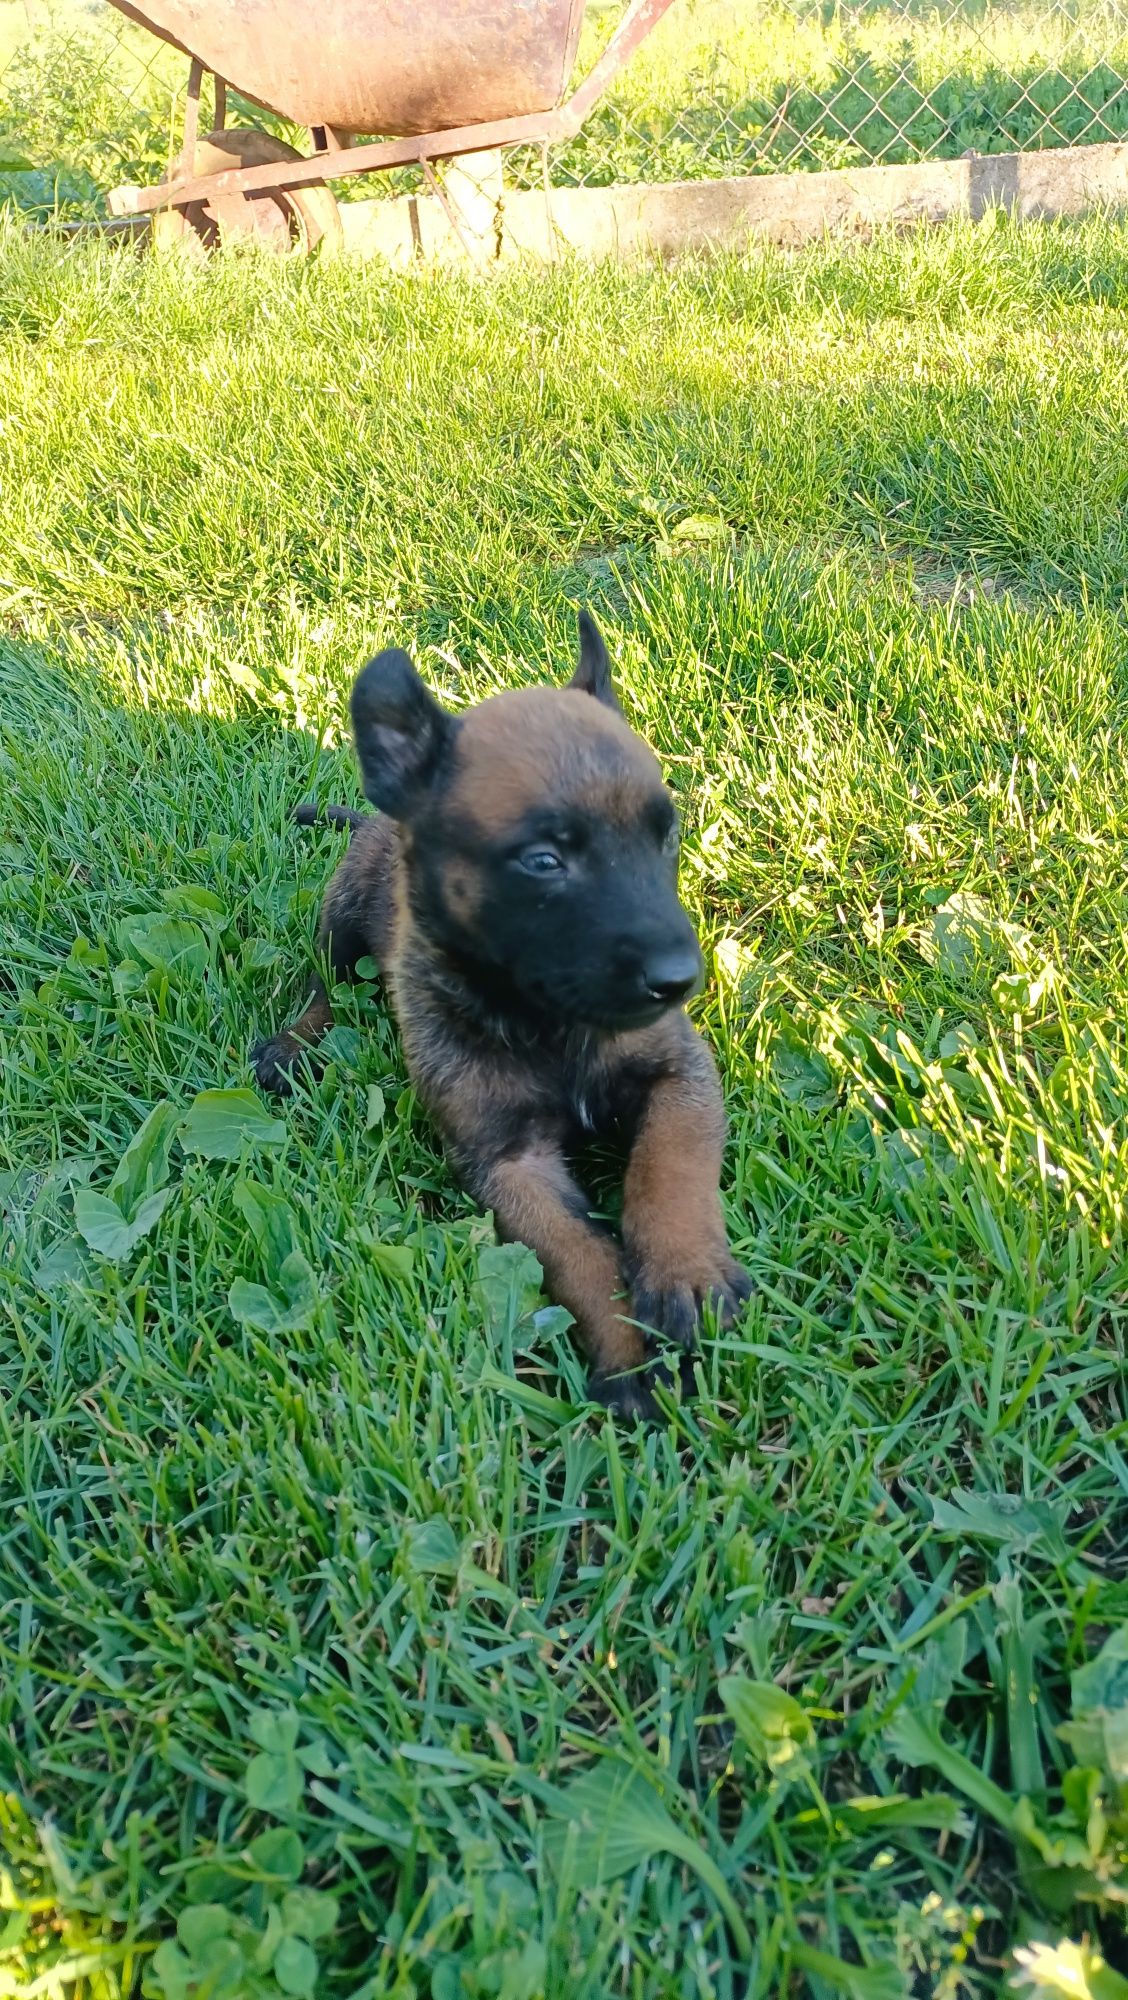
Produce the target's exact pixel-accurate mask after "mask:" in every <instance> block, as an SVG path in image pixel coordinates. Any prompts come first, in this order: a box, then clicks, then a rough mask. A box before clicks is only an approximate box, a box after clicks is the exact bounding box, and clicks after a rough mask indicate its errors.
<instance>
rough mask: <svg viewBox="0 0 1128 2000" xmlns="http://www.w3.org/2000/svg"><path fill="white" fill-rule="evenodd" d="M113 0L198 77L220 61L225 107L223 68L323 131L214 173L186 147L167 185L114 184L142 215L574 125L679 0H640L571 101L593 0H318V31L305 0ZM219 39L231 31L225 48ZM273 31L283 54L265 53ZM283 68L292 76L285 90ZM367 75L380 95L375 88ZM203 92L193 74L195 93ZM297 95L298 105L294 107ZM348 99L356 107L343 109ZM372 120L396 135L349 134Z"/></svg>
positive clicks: (551, 133) (120, 198)
mask: <svg viewBox="0 0 1128 2000" xmlns="http://www.w3.org/2000/svg"><path fill="white" fill-rule="evenodd" d="M113 4H114V5H115V6H116V7H118V8H119V10H120V11H121V12H122V13H124V14H128V15H129V16H131V18H132V19H134V20H136V21H140V22H141V23H143V25H144V26H146V27H148V28H151V29H152V30H153V31H154V32H155V33H156V34H159V35H161V36H163V38H164V39H165V40H166V41H169V42H172V43H173V44H174V46H176V47H177V48H182V49H184V51H185V53H186V54H188V55H189V56H191V58H192V64H193V72H192V73H193V78H194V79H196V70H197V67H198V65H199V64H201V63H204V64H206V65H207V66H208V67H213V65H214V68H215V72H216V75H217V85H216V89H217V106H218V104H219V102H220V97H219V82H218V78H219V77H220V76H226V77H227V79H228V81H229V82H230V83H231V85H232V86H233V87H234V88H235V89H236V90H238V91H239V92H240V93H241V94H242V95H243V96H245V97H249V98H251V99H252V100H253V101H255V102H258V103H260V104H263V105H265V106H266V107H267V108H268V109H269V110H272V111H276V112H280V113H282V114H283V115H286V116H289V117H293V118H296V119H298V121H299V122H300V123H302V124H304V125H306V126H307V127H309V128H310V131H311V136H312V135H313V134H314V133H318V135H319V136H323V138H324V142H325V143H324V147H323V148H321V147H318V145H317V138H316V137H314V138H313V143H314V146H315V152H314V154H313V156H312V157H310V158H303V157H302V156H300V155H297V156H295V157H294V159H293V160H292V161H290V160H286V161H285V162H279V163H278V164H275V163H274V162H271V164H270V165H267V164H265V163H264V164H262V165H259V164H257V163H256V162H255V161H254V159H253V156H251V157H248V156H246V155H245V156H244V159H243V162H242V164H241V165H240V166H238V167H232V168H229V169H226V170H224V171H221V172H219V173H214V172H213V173H210V174H209V173H207V172H206V171H205V172H200V171H199V170H198V169H197V170H196V171H195V172H186V171H185V169H186V168H187V165H188V159H189V155H188V150H187V147H186V148H185V154H184V167H183V168H182V177H180V178H178V179H177V180H175V181H174V182H173V183H171V184H170V185H162V186H159V187H150V188H133V187H129V188H120V189H118V190H116V191H115V193H114V196H113V197H112V207H113V209H114V212H115V213H116V214H118V215H126V214H128V215H143V214H147V213H151V212H153V211H155V210H157V209H162V208H168V207H175V208H185V209H187V208H189V207H190V206H191V205H192V204H198V203H200V202H210V201H212V200H224V199H226V197H228V196H231V195H255V194H267V193H272V192H275V191H277V190H278V189H280V188H301V187H312V186H315V185H316V184H317V183H319V182H321V181H323V180H325V179H336V178H338V177H340V176H343V175H345V174H357V173H373V172H380V171H383V170H386V169H388V168H391V167H403V166H411V165H422V166H424V167H425V168H426V171H427V177H428V180H429V181H430V180H432V179H433V177H432V176H431V174H430V168H429V163H430V162H431V161H434V160H442V159H454V158H457V156H458V155H459V154H462V153H477V152H484V151H486V150H487V149H489V148H491V147H500V146H518V145H526V144H538V143H539V144H548V143H550V142H552V141H556V140H561V139H570V138H573V137H574V136H575V134H576V133H577V132H578V131H579V129H580V127H581V125H582V124H583V121H584V119H585V118H586V117H587V115H588V113H589V111H590V110H591V109H592V106H593V105H594V104H595V103H596V101H597V99H598V98H599V96H600V95H601V93H602V92H603V91H604V90H605V89H606V88H607V85H608V84H609V83H610V81H611V79H612V78H613V77H614V76H615V75H616V74H617V73H618V71H619V70H620V69H621V68H622V67H623V65H624V63H626V62H627V61H629V59H630V57H631V56H632V55H633V54H634V51H635V50H636V49H637V47H638V46H639V43H640V42H641V41H642V40H643V39H644V38H645V36H647V35H648V34H649V33H650V31H651V29H652V28H653V27H655V26H656V24H657V22H658V21H659V20H660V19H661V18H662V16H663V14H665V13H666V12H667V11H668V9H669V8H670V7H671V6H672V5H673V0H629V4H628V5H627V7H626V10H625V12H624V14H623V17H622V19H621V21H620V22H619V25H618V28H617V29H616V31H615V33H614V34H613V35H612V37H611V40H610V42H609V43H608V45H607V48H606V49H605V50H604V52H603V54H602V56H601V57H600V58H599V61H598V62H597V63H596V64H595V65H594V67H593V68H592V70H591V73H590V75H589V76H587V77H586V78H585V80H584V82H583V83H582V84H581V86H580V88H579V89H578V90H577V91H576V92H575V94H574V95H573V96H572V97H571V98H569V99H568V100H567V101H566V102H565V103H563V104H561V103H559V98H560V95H561V92H562V90H563V88H564V86H565V84H566V83H567V80H568V77H569V76H570V74H571V68H572V63H573V61H574V59H575V50H576V42H577V39H578V36H579V31H580V25H581V22H582V18H583V12H584V4H585V0H320V5H319V10H318V16H319V17H318V23H317V32H316V35H315V36H313V37H310V35H309V34H308V19H307V4H308V0H228V4H227V5H226V6H224V7H217V6H216V5H215V4H214V0H149V4H147V5H146V6H144V7H142V6H141V5H140V4H136V0H113ZM267 17H269V19H268V18H267ZM287 26H289V27H290V28H291V30H292V32H291V34H290V35H289V36H287V34H286V32H285V30H286V28H287ZM346 28H348V29H349V30H350V31H355V32H356V33H357V35H358V37H359V39H358V41H357V42H356V44H355V45H354V46H353V48H352V56H351V67H350V63H349V62H346V61H345V60H344V57H343V56H340V57H339V61H340V66H341V70H342V72H344V73H347V74H346V76H345V80H342V77H341V76H339V75H338V74H337V70H336V69H335V68H334V65H335V64H337V63H338V55H339V48H340V47H343V46H344V44H343V42H342V36H343V35H344V34H345V30H346ZM221 29H222V36H221ZM205 31H206V32H205ZM217 38H219V39H223V38H225V40H224V46H223V47H222V48H221V47H220V46H219V41H218V39H217ZM260 44H261V47H260ZM268 44H269V48H270V50H271V51H272V57H271V62H272V64H273V67H270V66H268V65H266V64H265V62H260V61H259V60H258V56H259V55H260V54H261V53H262V51H263V50H264V49H265V48H266V46H267V45H268ZM334 51H337V52H338V53H332V52H334ZM374 52H375V54H374ZM534 52H535V59H534ZM376 55H378V56H379V60H378V61H377V60H376ZM397 61H400V62H401V63H402V68H401V72H400V74H399V75H398V76H396V75H394V74H393V70H394V65H395V63H396V62H397ZM283 72H285V75H284V76H283ZM291 72H292V74H293V78H294V79H297V78H298V77H299V75H300V76H303V77H306V80H307V82H308V83H309V91H310V92H312V91H313V90H314V89H315V88H320V82H319V81H318V79H320V80H321V81H322V82H323V81H324V79H325V77H326V76H328V75H329V74H330V72H332V75H333V76H335V77H336V78H337V81H336V83H335V85H334V89H336V90H337V91H338V92H339V93H344V94H343V95H340V94H339V95H338V96H336V97H334V96H333V94H332V92H331V91H329V89H328V86H326V95H324V96H323V97H320V98H316V99H315V98H314V96H313V95H311V94H307V95H301V96H300V97H299V96H297V95H294V94H292V93H291V91H290V87H289V84H288V83H286V81H285V78H286V77H290V76H291ZM424 72H425V73H426V78H427V83H426V88H424V85H423V82H422V80H421V79H422V78H423V76H424ZM276 78H282V83H281V85H280V86H279V87H278V88H277V89H275V79H276ZM311 78H312V81H310V79H311ZM471 86H473V87H471ZM301 87H302V89H303V90H304V89H305V85H304V84H303V85H302V86H301ZM294 88H295V90H297V89H298V84H297V82H296V81H295V85H294ZM369 88H370V90H371V94H370V95H368V96H364V95H363V93H364V92H365V91H366V90H368V89H369ZM198 93H199V84H198V80H196V95H197V100H198ZM268 93H272V94H268ZM349 93H351V95H350V94H349ZM397 93H398V94H397ZM362 99H363V105H364V108H363V110H362V109H361V105H362ZM530 99H532V100H533V102H532V103H530ZM299 103H300V104H301V105H302V107H303V109H302V110H301V111H298V110H296V109H295V108H294V107H295V106H296V105H297V104H299ZM315 103H316V105H317V109H316V110H314V109H312V107H313V106H314V104H315ZM342 106H345V115H343V116H340V115H336V114H337V112H338V111H339V110H340V108H341V107H342ZM456 107H459V108H460V109H461V115H462V116H463V117H464V118H465V117H466V114H467V113H468V112H472V113H477V117H476V119H475V121H474V122H472V123H471V122H464V123H459V122H458V118H457V116H456V115H455V111H456ZM487 112H491V113H492V114H493V115H490V116H486V115H485V114H486V113H487ZM377 113H379V115H377ZM393 113H394V115H390V114H393ZM430 120H433V121H434V122H433V123H430V122H428V121H430ZM365 131H368V132H371V131H382V132H391V133H393V134H395V135H397V136H394V137H391V138H385V139H377V140H369V141H366V142H365V143H363V144H360V145H353V144H350V143H349V140H350V137H351V135H352V134H354V133H358V132H365ZM226 136H227V137H228V138H230V137H231V136H232V135H231V134H230V133H228V134H227V135H226ZM248 136H249V135H248ZM186 137H187V132H186Z"/></svg>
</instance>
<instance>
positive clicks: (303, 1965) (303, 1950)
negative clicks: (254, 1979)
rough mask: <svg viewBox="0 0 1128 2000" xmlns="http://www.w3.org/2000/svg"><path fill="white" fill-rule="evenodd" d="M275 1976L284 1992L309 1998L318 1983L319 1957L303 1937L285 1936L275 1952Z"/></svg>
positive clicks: (300, 1998) (304, 1999)
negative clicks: (304, 1941) (305, 1942)
mask: <svg viewBox="0 0 1128 2000" xmlns="http://www.w3.org/2000/svg"><path fill="white" fill-rule="evenodd" d="M274 1977H275V1979H276V1980H277V1981H278V1984H279V1986H280V1987H281V1988H282V1991H283V1993H291V1994H295V1995H298V1996H299V2000H308V1996H309V1995H310V1994H312V1993H313V1991H314V1989H315V1987H316V1985H317V1958H316V1956H315V1954H314V1953H313V1952H312V1951H311V1950H310V1948H309V1946H308V1944H304V1943H303V1942H302V1939H301V1938H296V1937H284V1938H283V1940H282V1942H281V1944H280V1945H279V1947H278V1950H277V1951H276V1952H275V1954H274Z"/></svg>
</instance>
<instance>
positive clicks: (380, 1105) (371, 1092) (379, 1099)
mask: <svg viewBox="0 0 1128 2000" xmlns="http://www.w3.org/2000/svg"><path fill="white" fill-rule="evenodd" d="M385 1109H386V1106H385V1103H384V1093H383V1091H382V1090H381V1088H380V1086H379V1084H378V1083H370V1084H369V1086H368V1090H367V1093H366V1099H365V1111H364V1129H365V1131H366V1132H372V1131H374V1130H375V1128H376V1126H377V1125H382V1124H383V1122H384V1112H385Z"/></svg>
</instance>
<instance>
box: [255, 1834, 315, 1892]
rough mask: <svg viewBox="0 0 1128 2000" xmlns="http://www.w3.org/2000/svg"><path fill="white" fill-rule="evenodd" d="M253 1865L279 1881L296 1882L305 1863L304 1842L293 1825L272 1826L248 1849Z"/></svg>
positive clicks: (265, 1874)
mask: <svg viewBox="0 0 1128 2000" xmlns="http://www.w3.org/2000/svg"><path fill="white" fill-rule="evenodd" d="M247 1855H248V1858H249V1860H250V1861H251V1863H252V1864H253V1866H254V1867H255V1868H257V1869H259V1870H260V1872H261V1873H262V1874H263V1875H264V1876H268V1877H270V1878H271V1879H272V1880H274V1881H278V1882H296V1881H297V1880H298V1879H299V1877H300V1875H301V1872H302V1868H303V1867H304V1865H305V1854H304V1852H303V1849H302V1843H301V1841H300V1840H299V1838H298V1836H297V1834H296V1833H295V1832H294V1830H293V1828H292V1827H289V1826H271V1827H268V1828H267V1830H266V1832H265V1833H260V1834H259V1835H258V1836H257V1837H256V1838H255V1839H254V1840H252V1842H251V1844H250V1846H249V1847H248V1849H247Z"/></svg>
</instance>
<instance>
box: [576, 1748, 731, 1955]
mask: <svg viewBox="0 0 1128 2000" xmlns="http://www.w3.org/2000/svg"><path fill="white" fill-rule="evenodd" d="M550 1811H551V1812H552V1813H553V1814H554V1815H555V1816H556V1817H557V1818H558V1819H560V1820H562V1821H564V1822H566V1823H565V1824H563V1825H551V1824H550V1825H548V1826H546V1827H545V1831H544V1838H545V1848H546V1851H547V1853H548V1856H549V1859H550V1861H551V1862H552V1863H553V1866H554V1867H556V1868H557V1869H559V1867H560V1866H561V1865H562V1863H563V1862H564V1860H565V1858H567V1861H568V1864H569V1869H570V1873H571V1876H572V1880H573V1881H574V1882H576V1883H578V1884H579V1886H580V1887H582V1888H597V1887H598V1886H599V1885H600V1884H601V1883H603V1882H613V1881H614V1880H615V1879H616V1878H617V1877H618V1876H620V1875H628V1874H630V1873H631V1871H632V1870H633V1869H635V1868H638V1867H640V1866H642V1865H643V1864H644V1863H645V1862H647V1861H649V1860H651V1859H652V1857H653V1856H654V1855H655V1854H661V1853H666V1854H674V1855H676V1856H677V1857H678V1859H679V1860H681V1861H684V1862H685V1864H686V1866H687V1867H688V1868H691V1869H692V1870H693V1871H694V1873H695V1874H696V1875H698V1876H699V1877H700V1879H701V1881H702V1882H704V1883H705V1885H706V1887H707V1888H708V1889H709V1890H710V1892H711V1894H712V1895H713V1897H714V1898H715V1900H716V1902H717V1903H718V1904H719V1906H720V1908H721V1910H722V1911H723V1912H724V1915H725V1918H726V1919H727V1922H728V1925H729V1928H730V1930H731V1931H732V1935H733V1939H734V1941H735V1943H736V1945H737V1949H738V1950H739V1951H740V1953H741V1955H742V1957H744V1958H750V1957H751V1955H752V1940H751V1938H750V1936H749V1934H748V1929H747V1926H746V1925H745V1922H744V1919H743V1917H742V1916H741V1914H740V1911H739V1909H738V1908H737V1905H736V1903H735V1901H734V1900H733V1897H732V1894H731V1892H730V1890H729V1888H728V1885H727V1883H726V1882H725V1879H724V1877H723V1875H722V1874H721V1872H720V1869H719V1868H718V1867H717V1865H716V1863H715V1861H713V1860H712V1858H711V1856H709V1855H708V1854H707V1853H706V1852H705V1849H704V1848H703V1847H702V1846H701V1845H700V1843H699V1842H698V1841H696V1840H694V1839H693V1837H692V1835H690V1834H688V1833H686V1832H685V1830H684V1829H683V1828H682V1827H680V1826H679V1825H678V1824H677V1822H676V1820H674V1819H673V1818H672V1817H671V1815H670V1813H669V1812H667V1810H666V1807H665V1806H664V1805H663V1803H662V1800H661V1799H660V1798H659V1796H658V1794H657V1792H656V1791H655V1790H654V1787H653V1786H652V1785H651V1784H650V1782H649V1780H648V1779H647V1778H646V1777H644V1775H643V1773H642V1772H641V1771H636V1770H634V1769H633V1768H632V1767H631V1766H630V1765H628V1764H627V1763H625V1762H624V1761H623V1760H622V1759H621V1758H619V1757H605V1758H603V1759H602V1760H601V1761H600V1762H599V1763H598V1764H596V1765H595V1767H594V1769H592V1770H590V1771H585V1772H583V1773H582V1775H581V1776H580V1777H578V1778H574V1779H573V1780H572V1783H571V1784H570V1785H567V1786H564V1787H563V1788H561V1789H560V1790H559V1791H558V1792H557V1795H556V1799H555V1801H554V1802H553V1804H552V1805H551V1806H550Z"/></svg>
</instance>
